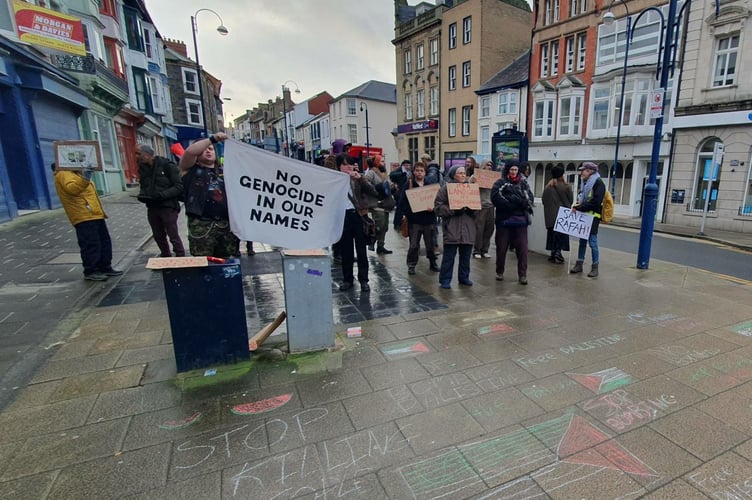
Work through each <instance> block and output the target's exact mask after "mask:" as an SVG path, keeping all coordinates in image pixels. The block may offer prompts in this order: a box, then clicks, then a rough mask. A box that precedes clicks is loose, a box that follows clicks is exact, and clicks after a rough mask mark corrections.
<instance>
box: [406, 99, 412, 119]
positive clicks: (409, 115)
mask: <svg viewBox="0 0 752 500" xmlns="http://www.w3.org/2000/svg"><path fill="white" fill-rule="evenodd" d="M412 119H413V95H412V94H405V120H412Z"/></svg>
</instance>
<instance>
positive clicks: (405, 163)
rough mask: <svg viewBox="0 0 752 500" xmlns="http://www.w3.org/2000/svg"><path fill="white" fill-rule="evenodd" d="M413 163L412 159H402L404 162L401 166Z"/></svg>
mask: <svg viewBox="0 0 752 500" xmlns="http://www.w3.org/2000/svg"><path fill="white" fill-rule="evenodd" d="M412 164H413V162H411V161H410V160H402V163H400V166H403V165H412Z"/></svg>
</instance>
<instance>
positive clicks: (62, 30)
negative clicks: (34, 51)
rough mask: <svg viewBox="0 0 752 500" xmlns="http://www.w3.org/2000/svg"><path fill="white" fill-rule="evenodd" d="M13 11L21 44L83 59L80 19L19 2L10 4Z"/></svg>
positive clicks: (84, 47)
mask: <svg viewBox="0 0 752 500" xmlns="http://www.w3.org/2000/svg"><path fill="white" fill-rule="evenodd" d="M13 10H14V11H15V14H16V25H17V27H18V37H19V38H20V39H21V41H22V42H26V43H30V44H32V45H39V46H41V47H47V48H48V49H53V50H59V51H61V52H69V53H72V54H77V55H79V56H85V55H86V45H85V44H84V29H83V27H82V25H81V19H79V18H77V17H73V16H69V15H67V14H62V13H60V12H57V11H54V10H50V9H45V8H43V7H37V6H36V5H33V4H30V3H26V2H21V1H19V0H13Z"/></svg>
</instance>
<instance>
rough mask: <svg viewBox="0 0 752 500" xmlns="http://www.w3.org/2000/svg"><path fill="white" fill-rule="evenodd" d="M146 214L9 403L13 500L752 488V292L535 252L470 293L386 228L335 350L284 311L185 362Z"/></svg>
mask: <svg viewBox="0 0 752 500" xmlns="http://www.w3.org/2000/svg"><path fill="white" fill-rule="evenodd" d="M128 202H129V200H125V201H123V203H124V204H127V203H128ZM135 206H136V207H138V205H135ZM134 210H136V209H134ZM139 220H140V219H139V218H138V217H134V218H132V220H131V224H137V221H139ZM28 224H31V225H33V224H32V223H31V222H29V223H28ZM60 227H61V228H62V227H63V226H62V225H61V226H60ZM145 227H146V221H145V217H143V221H142V224H141V225H140V226H139V227H136V228H131V229H125V228H124V229H123V230H124V231H126V230H127V231H130V233H129V234H130V236H128V237H129V238H131V239H132V240H133V243H132V246H128V247H127V249H126V247H125V246H121V247H120V249H119V251H120V252H121V253H120V261H121V262H122V263H124V264H127V266H128V272H127V273H126V274H125V275H124V276H123V277H122V278H120V279H119V280H114V281H112V282H108V283H107V284H106V285H100V286H94V287H92V286H90V285H91V284H85V285H83V287H82V288H81V289H84V290H89V289H90V288H94V289H95V290H91V291H90V292H89V293H90V295H89V298H88V299H87V300H82V299H77V300H79V301H78V302H75V303H74V305H75V307H76V310H75V316H74V317H71V315H70V314H69V315H68V316H65V315H64V314H63V313H62V311H63V310H64V308H63V307H62V306H60V305H57V306H56V310H57V311H60V312H59V313H57V312H56V313H55V314H54V317H53V319H49V318H48V319H47V320H46V321H49V322H50V323H53V322H54V321H53V320H54V318H58V319H57V321H60V320H59V318H60V317H61V316H62V317H64V321H68V322H69V323H70V325H69V331H67V330H65V329H59V331H58V332H57V333H55V334H54V335H53V333H51V332H50V331H42V332H38V333H37V335H41V336H42V337H44V338H45V341H44V342H41V343H42V344H44V345H46V346H49V345H50V344H52V342H50V337H51V336H52V337H54V338H56V339H59V340H57V341H56V342H55V344H56V345H54V346H53V347H50V349H47V350H48V351H49V354H48V357H49V359H48V360H47V361H45V362H44V363H43V364H42V365H41V367H40V368H39V369H38V370H36V371H35V372H34V373H33V374H32V375H31V376H30V379H29V380H28V382H26V383H24V384H23V385H22V386H20V387H19V388H18V389H17V390H15V391H13V398H12V402H11V403H10V404H9V405H8V406H7V407H6V408H5V409H4V410H3V412H2V413H1V414H0V492H2V496H3V498H23V499H29V498H43V499H47V498H55V499H57V498H143V499H154V498H165V499H167V498H169V499H172V498H182V499H194V498H195V499H213V498H228V499H229V498H309V499H314V498H363V499H374V498H425V499H429V498H567V499H568V498H578V499H579V498H593V499H603V498H638V497H645V498H704V497H710V498H744V497H745V496H749V488H748V486H747V485H748V478H749V477H750V475H752V440H750V438H751V437H752V409H750V406H751V405H750V400H751V399H752V369H750V367H751V366H752V310H751V309H750V307H749V304H750V303H752V301H751V299H750V297H751V296H752V295H751V294H750V291H751V288H750V283H746V282H741V281H739V280H736V281H731V280H728V279H725V278H724V277H720V276H717V275H713V274H711V273H707V272H703V271H699V270H696V269H692V268H687V267H682V266H676V265H673V264H669V263H665V262H661V261H656V260H653V261H651V268H650V270H647V271H640V270H637V269H635V268H634V255H632V254H629V253H624V252H618V251H612V250H602V251H601V266H600V272H601V276H600V277H599V278H598V279H588V278H586V277H585V276H584V275H569V274H567V272H566V269H565V268H564V266H558V265H553V264H550V263H548V262H547V261H546V259H545V257H544V256H541V255H535V254H534V255H531V256H530V269H529V272H528V278H529V281H530V283H529V285H527V286H523V285H520V284H518V283H517V282H516V280H514V276H511V275H510V276H507V280H506V281H503V282H498V281H496V280H495V279H494V278H495V275H494V260H493V259H487V260H476V259H473V261H472V271H471V279H472V280H473V281H474V282H475V285H474V286H472V287H458V286H456V281H455V283H453V288H452V289H451V290H442V289H440V288H439V287H438V282H437V281H438V280H437V277H436V274H434V273H430V272H429V271H428V270H427V262H426V261H425V260H422V261H421V262H420V264H419V266H418V273H417V275H415V276H408V275H407V269H406V266H405V264H404V262H405V252H406V246H407V245H406V241H405V240H403V239H401V238H400V237H398V236H397V235H395V234H394V233H393V232H390V233H389V234H388V235H387V243H388V246H390V248H392V249H393V250H395V253H394V254H392V255H387V256H376V255H375V253H370V254H369V255H370V257H369V259H370V263H371V285H372V291H371V292H370V293H362V292H360V291H359V289H358V287H357V286H356V287H355V289H354V290H350V291H348V292H345V293H341V292H339V291H338V289H337V288H336V287H334V286H332V293H333V302H334V306H333V315H334V320H335V333H336V335H337V337H336V343H337V348H336V349H332V350H331V351H324V352H317V353H310V354H300V355H291V356H288V357H287V358H286V359H279V358H276V357H273V356H272V355H273V354H275V353H274V351H272V350H270V347H271V346H273V345H279V344H280V343H283V342H284V341H285V339H286V336H287V335H288V333H287V331H286V328H284V325H283V327H282V328H280V329H279V330H278V331H277V332H276V335H273V336H272V337H270V339H269V340H268V341H267V343H265V344H264V349H263V352H262V353H257V354H254V356H253V357H252V359H251V361H250V362H247V363H240V364H237V365H226V366H218V367H215V368H216V373H215V374H209V373H210V372H209V373H207V372H205V370H198V371H195V372H187V373H181V374H178V373H176V369H175V360H174V357H173V351H172V345H171V342H172V335H171V332H170V327H169V318H168V312H167V306H166V302H165V298H164V287H163V286H162V278H161V275H160V273H159V272H155V271H150V270H146V269H145V268H144V267H143V265H144V264H145V262H146V260H147V259H148V257H150V256H153V255H154V254H155V253H156V247H155V246H154V244H153V243H151V242H147V243H146V244H139V243H138V241H139V238H138V237H136V236H137V235H141V236H143V235H144V228H145ZM110 228H111V231H112V232H115V231H116V230H117V231H119V230H120V226H118V225H117V223H115V222H114V221H113V223H111V224H110ZM146 229H147V233H146V234H148V228H146ZM48 231H49V232H50V233H52V232H54V231H52V230H48ZM6 233H7V232H3V231H0V238H2V237H5V238H6V239H12V236H9V235H7V234H6ZM34 233H35V231H32V230H28V234H34ZM14 234H15V233H14ZM727 238H728V237H727ZM122 241H123V240H121V245H125V243H123V242H122ZM143 241H146V240H143ZM0 244H3V241H2V240H0ZM4 244H5V245H6V246H7V245H8V243H4ZM15 245H16V246H18V245H19V243H15ZM256 251H257V252H258V253H257V254H256V255H255V256H253V257H247V256H244V257H242V259H241V267H242V270H243V287H244V292H245V293H244V295H245V307H246V318H247V322H248V330H249V332H250V333H255V332H256V331H257V330H258V329H260V328H261V327H262V326H263V325H265V324H267V323H269V322H270V321H271V320H272V319H273V318H274V317H275V316H276V315H277V314H278V313H279V312H280V311H281V310H283V309H284V308H285V303H284V296H283V293H282V291H283V286H284V283H283V281H284V280H283V278H282V269H281V258H280V256H279V254H278V252H276V251H275V250H274V249H272V248H270V247H266V246H264V245H260V244H258V243H257V244H256ZM4 259H7V257H5V256H4ZM508 260H509V261H508V263H507V268H508V269H510V270H511V269H514V267H515V266H514V256H513V255H511V254H510V255H509V256H508ZM29 267H31V268H34V267H35V266H29ZM68 267H70V268H71V271H70V272H73V269H74V268H75V266H74V265H72V264H71V265H69V266H68ZM338 273H339V271H338V266H336V265H333V266H332V277H333V279H334V281H337V278H338V276H339V274H338ZM508 274H509V273H508ZM35 276H36V273H35ZM0 277H1V276H0ZM79 279H80V278H79ZM69 281H70V283H67V282H66V281H65V280H64V279H60V280H58V281H57V282H56V283H58V284H59V286H61V287H63V286H64V287H66V289H72V290H74V291H75V290H76V289H77V287H81V286H82V285H81V283H79V282H78V281H76V282H75V284H74V283H73V281H72V280H69ZM23 283H24V282H22V281H18V282H14V284H13V287H15V288H13V287H11V286H10V285H8V284H7V282H4V283H3V287H2V289H0V290H16V289H17V288H18V286H20V285H21V284H23ZM6 287H7V288H6ZM95 291H96V293H94V292H95ZM70 293H74V292H70ZM52 295H53V296H55V297H57V295H54V294H52ZM13 296H14V297H15V295H13ZM27 297H28V296H27ZM33 300H37V299H33ZM33 300H32V302H33ZM87 301H88V302H87ZM13 303H16V302H13ZM18 303H20V300H19V301H18ZM50 303H55V300H51V299H50ZM87 303H88V305H86V304H87ZM4 307H5V302H4ZM7 307H10V305H9V306H7ZM38 310H39V313H38V316H46V315H47V313H46V311H45V310H44V309H43V308H41V307H40V308H39V309H38ZM13 316H14V315H11V318H12V317H13ZM76 319H77V320H76ZM36 320H37V318H35V317H33V315H32V314H31V313H29V319H28V321H27V324H26V325H24V327H23V328H25V329H29V330H33V329H34V328H35V321H36ZM312 321H315V318H312ZM6 323H7V320H6ZM2 325H3V322H2V321H0V326H2ZM352 326H360V327H361V328H362V337H361V338H347V336H346V335H345V331H346V330H347V328H349V327H352ZM63 332H67V333H65V334H64V333H63ZM292 334H293V335H294V334H295V332H292ZM45 335H46V337H45ZM4 338H5V337H4ZM10 338H12V337H10ZM8 342H10V341H8ZM6 345H7V344H6ZM32 349H33V348H31V347H30V348H29V349H28V350H32Z"/></svg>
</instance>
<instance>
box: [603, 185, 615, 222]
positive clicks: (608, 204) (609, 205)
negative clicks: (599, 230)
mask: <svg viewBox="0 0 752 500" xmlns="http://www.w3.org/2000/svg"><path fill="white" fill-rule="evenodd" d="M604 184H605V182H604ZM613 218H614V198H613V196H611V191H609V190H608V187H606V194H605V196H603V205H602V206H601V222H603V223H604V224H608V223H609V222H611V221H612V220H613Z"/></svg>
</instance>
